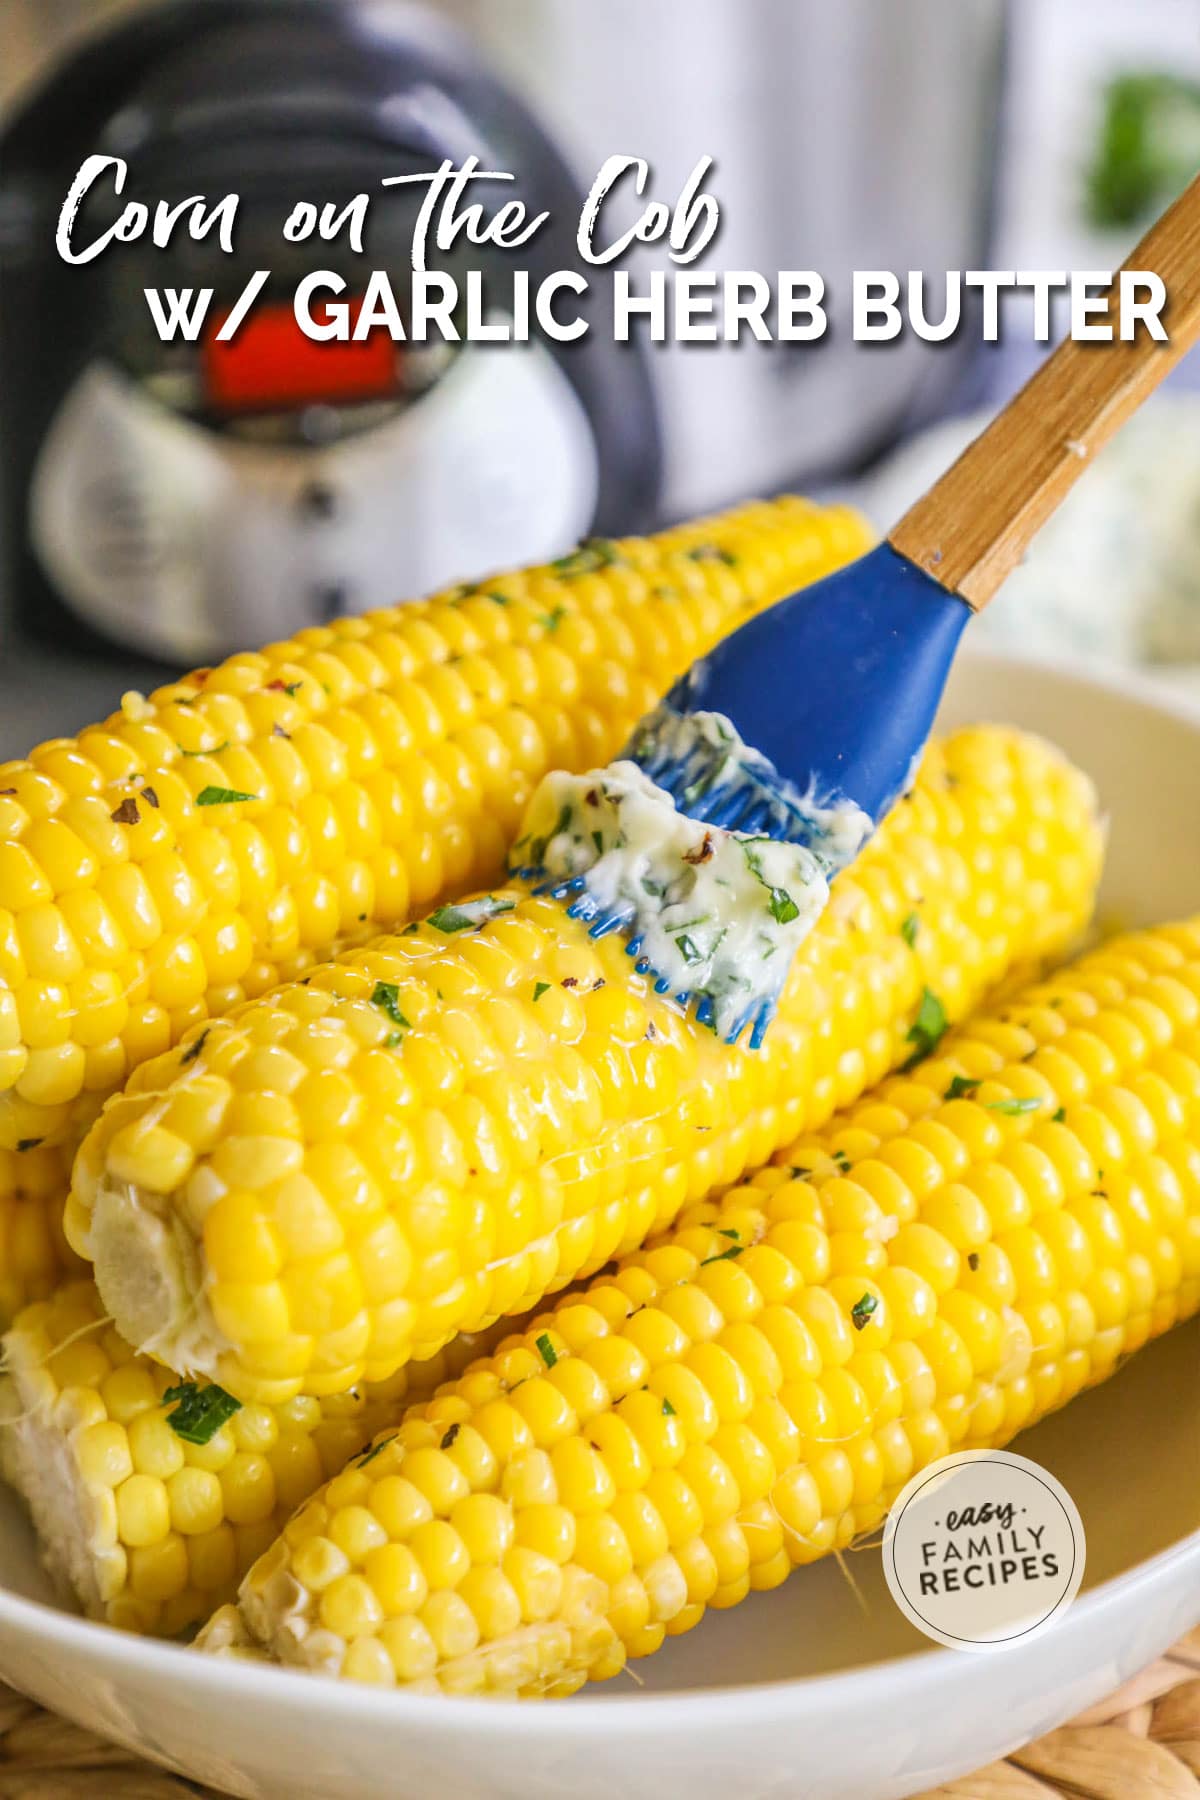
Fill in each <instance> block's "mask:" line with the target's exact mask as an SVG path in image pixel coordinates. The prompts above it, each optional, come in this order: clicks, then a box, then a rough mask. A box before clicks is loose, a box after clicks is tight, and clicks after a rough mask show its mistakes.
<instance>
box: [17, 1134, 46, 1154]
mask: <svg viewBox="0 0 1200 1800" xmlns="http://www.w3.org/2000/svg"><path fill="white" fill-rule="evenodd" d="M44 1141H45V1140H44V1139H43V1138H18V1139H17V1154H18V1156H23V1155H24V1153H25V1151H26V1150H36V1149H37V1148H38V1146H39V1145H40V1144H42V1143H43V1142H44Z"/></svg>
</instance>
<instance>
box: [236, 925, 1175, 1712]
mask: <svg viewBox="0 0 1200 1800" xmlns="http://www.w3.org/2000/svg"><path fill="white" fill-rule="evenodd" d="M782 1161H783V1163H784V1164H785V1165H786V1166H777V1167H774V1168H772V1169H769V1170H767V1171H764V1172H763V1173H761V1174H760V1175H758V1176H757V1177H756V1178H755V1179H754V1180H753V1181H751V1182H750V1183H748V1184H747V1185H745V1186H743V1187H740V1188H737V1189H735V1190H734V1191H733V1192H731V1193H728V1194H726V1195H725V1197H724V1198H723V1199H721V1200H720V1201H717V1202H713V1203H705V1204H701V1205H700V1206H698V1207H696V1208H694V1209H693V1210H692V1211H691V1212H690V1214H689V1215H687V1216H686V1217H685V1220H684V1221H683V1223H682V1224H681V1226H680V1228H678V1229H677V1230H675V1231H674V1232H672V1233H671V1234H669V1235H668V1236H667V1237H666V1238H665V1239H664V1240H663V1241H662V1242H661V1243H659V1244H657V1245H655V1246H654V1247H652V1248H649V1249H647V1250H645V1251H644V1252H642V1253H640V1254H636V1255H633V1256H631V1257H630V1258H628V1259H627V1260H626V1261H625V1263H624V1264H623V1265H622V1266H621V1268H620V1269H619V1270H618V1272H617V1273H616V1274H614V1275H611V1276H605V1277H601V1278H599V1279H598V1280H597V1281H595V1282H594V1283H593V1284H592V1286H591V1287H590V1288H589V1289H588V1290H587V1291H586V1292H585V1293H584V1294H582V1295H570V1296H564V1297H563V1299H562V1300H561V1301H560V1302H559V1305H558V1307H557V1308H556V1309H555V1310H554V1311H552V1312H548V1313H546V1314H545V1315H544V1316H541V1317H538V1318H536V1319H535V1320H534V1321H533V1322H532V1323H531V1324H530V1325H529V1326H528V1327H527V1329H526V1331H525V1333H524V1335H523V1336H521V1337H517V1338H512V1339H508V1340H506V1341H505V1342H504V1343H503V1344H502V1345H501V1347H500V1348H499V1349H498V1350H497V1351H496V1353H495V1354H494V1355H493V1356H491V1357H489V1358H487V1359H484V1360H482V1361H480V1362H479V1363H476V1364H473V1365H472V1366H471V1368H470V1369H469V1370H468V1371H467V1373H466V1374H464V1375H463V1376H461V1377H460V1378H459V1379H458V1380H457V1381H456V1382H453V1383H452V1384H450V1385H449V1386H447V1387H445V1388H443V1389H442V1390H441V1391H440V1393H439V1394H438V1395H437V1397H436V1398H435V1399H434V1400H432V1401H431V1402H430V1403H428V1404H426V1405H423V1406H418V1407H416V1408H414V1409H411V1410H409V1411H407V1412H405V1413H404V1415H403V1416H402V1418H400V1419H397V1421H396V1423H395V1424H394V1425H393V1426H392V1427H391V1428H390V1429H389V1431H387V1432H386V1433H384V1434H382V1435H381V1436H380V1437H378V1438H377V1439H376V1441H375V1444H374V1446H373V1447H372V1449H371V1450H370V1452H369V1453H367V1454H366V1455H364V1456H363V1457H361V1458H359V1459H357V1461H356V1462H355V1463H354V1464H352V1465H351V1466H350V1467H349V1468H348V1469H347V1470H346V1471H345V1472H344V1473H343V1474H342V1475H340V1476H339V1477H338V1478H337V1479H336V1480H334V1481H333V1482H332V1483H331V1484H330V1485H329V1486H327V1487H326V1488H325V1489H324V1490H323V1491H322V1492H321V1493H320V1494H319V1495H317V1496H315V1497H314V1498H313V1499H312V1500H310V1501H309V1502H308V1503H307V1504H306V1505H305V1506H304V1507H303V1508H302V1509H301V1511H300V1512H299V1513H298V1514H297V1516H296V1517H295V1518H294V1519H293V1520H291V1522H290V1523H289V1524H288V1525H287V1527H286V1528H285V1530H284V1533H283V1536H282V1538H281V1539H280V1541H279V1542H278V1544H276V1546H275V1547H274V1548H273V1549H272V1550H270V1551H268V1553H267V1554H266V1556H264V1557H263V1559H262V1560H261V1561H260V1562H259V1563H257V1564H256V1565H255V1567H254V1568H253V1569H252V1570H251V1571H250V1573H249V1575H248V1576H247V1578H246V1580H245V1582H244V1583H243V1584H242V1589H241V1595H240V1600H239V1606H238V1608H237V1609H227V1610H226V1611H225V1612H224V1613H222V1614H220V1615H218V1616H217V1618H216V1619H215V1620H214V1621H213V1622H212V1624H211V1625H210V1627H209V1628H208V1629H207V1630H206V1632H205V1633H204V1634H202V1641H203V1642H205V1643H206V1644H207V1645H208V1646H209V1647H210V1648H214V1649H220V1648H223V1647H229V1646H232V1645H237V1644H244V1645H247V1646H251V1647H254V1648H257V1649H258V1650H259V1651H260V1652H265V1653H267V1654H269V1655H270V1656H271V1657H273V1658H276V1659H278V1660H281V1661H284V1662H289V1663H295V1664H299V1665H301V1666H303V1667H305V1668H308V1669H314V1670H320V1671H324V1672H327V1673H330V1674H338V1675H342V1676H345V1677H349V1678H351V1679H354V1680H359V1681H365V1682H375V1683H380V1684H383V1685H385V1686H392V1685H397V1684H398V1685H401V1686H417V1687H424V1688H440V1689H443V1690H446V1691H449V1692H453V1693H470V1692H478V1691H489V1690H490V1691H492V1692H499V1693H508V1694H514V1693H533V1694H536V1693H563V1692H569V1691H570V1690H572V1689H573V1688H576V1687H578V1686H579V1685H580V1684H581V1683H582V1682H583V1681H584V1680H586V1679H587V1678H588V1677H597V1676H605V1675H611V1674H613V1673H614V1672H615V1671H616V1670H618V1669H619V1668H620V1667H621V1666H622V1663H623V1662H624V1659H625V1657H626V1656H627V1655H630V1656H642V1655H645V1654H647V1653H648V1652H651V1651H653V1650H655V1649H656V1648H657V1647H658V1646H659V1645H660V1644H661V1643H662V1641H663V1638H664V1636H665V1635H666V1634H668V1633H672V1634H674V1633H678V1632H682V1631H686V1630H688V1629H689V1628H690V1627H691V1626H693V1625H694V1624H696V1622H697V1621H698V1620H699V1619H700V1617H701V1615H702V1614H703V1612H704V1609H705V1607H706V1606H718V1607H723V1606H731V1605H734V1604H735V1603H736V1602H738V1601H739V1600H741V1599H742V1598H743V1597H744V1596H745V1595H746V1594H747V1592H748V1591H750V1590H751V1589H763V1588H772V1587H775V1586H776V1585H777V1584H778V1583H779V1582H781V1581H782V1580H783V1579H784V1578H785V1577H786V1575H787V1574H788V1572H789V1570H790V1569H791V1568H792V1567H793V1566H794V1565H796V1564H800V1563H807V1562H810V1561H812V1560H814V1559H815V1558H817V1557H819V1556H821V1555H824V1554H825V1553H826V1552H828V1551H831V1550H834V1549H837V1548H839V1547H842V1546H845V1545H847V1544H849V1543H850V1541H851V1540H852V1539H853V1538H855V1537H857V1536H859V1535H860V1534H862V1533H863V1532H867V1531H870V1530H872V1529H873V1528H874V1527H875V1526H877V1525H878V1523H879V1522H880V1520H881V1519H882V1518H883V1517H884V1515H885V1513H886V1510H887V1507H888V1505H889V1504H890V1502H891V1500H892V1499H893V1498H894V1496H895V1494H896V1493H897V1492H898V1490H899V1489H900V1488H901V1487H902V1486H903V1484H904V1483H905V1481H907V1480H908V1478H909V1476H910V1475H911V1474H912V1473H913V1472H914V1471H916V1470H918V1469H920V1468H922V1467H923V1466H925V1465H927V1464H928V1463H929V1462H931V1461H933V1460H934V1459H935V1458H937V1457H939V1456H941V1455H943V1454H945V1453H947V1452H948V1451H949V1450H951V1449H953V1448H956V1447H960V1446H995V1445H999V1444H1003V1443H1006V1442H1007V1441H1008V1440H1009V1439H1010V1438H1011V1437H1012V1436H1013V1435H1014V1433H1015V1432H1017V1431H1019V1430H1020V1429H1021V1428H1022V1427H1023V1426H1025V1425H1028V1424H1030V1423H1032V1422H1033V1421H1034V1420H1036V1419H1038V1418H1040V1417H1041V1416H1042V1415H1043V1414H1045V1413H1046V1412H1048V1411H1050V1410H1051V1409H1052V1408H1054V1407H1057V1406H1061V1405H1062V1404H1063V1403H1064V1402H1065V1401H1067V1400H1069V1399H1070V1398H1071V1397H1072V1395H1074V1394H1076V1393H1077V1392H1078V1391H1079V1390H1080V1389H1081V1388H1083V1387H1086V1386H1088V1385H1090V1384H1092V1383H1094V1382H1098V1381H1102V1380H1103V1379H1104V1378H1105V1376H1107V1375H1108V1374H1109V1373H1110V1372H1111V1371H1112V1369H1113V1368H1114V1366H1115V1364H1116V1362H1117V1360H1118V1358H1119V1357H1121V1356H1122V1355H1124V1354H1126V1353H1128V1352H1129V1351H1131V1350H1134V1349H1136V1348H1138V1347H1139V1346H1140V1345H1141V1344H1143V1343H1145V1342H1146V1340H1147V1339H1148V1338H1151V1337H1153V1336H1155V1335H1156V1334H1157V1333H1159V1332H1162V1331H1165V1330H1166V1329H1167V1328H1168V1327H1169V1326H1170V1325H1172V1324H1173V1323H1174V1322H1175V1321H1176V1320H1178V1319H1181V1318H1183V1317H1185V1316H1187V1315H1188V1314H1190V1313H1193V1312H1195V1311H1196V1310H1197V1307H1198V1306H1200V920H1197V921H1194V922H1192V923H1191V924H1189V925H1185V926H1180V927H1174V928H1169V929H1165V930H1162V931H1158V932H1148V933H1145V934H1143V935H1140V936H1131V937H1127V938H1124V939H1122V940H1120V941H1116V942H1113V943H1111V944H1109V945H1107V946H1106V947H1105V948H1103V949H1101V950H1100V951H1099V952H1097V953H1096V954H1094V955H1092V956H1089V957H1087V958H1085V959H1084V960H1083V961H1082V962H1080V963H1079V964H1078V965H1077V966H1076V967H1075V968H1074V969H1071V970H1069V971H1067V972H1065V973H1063V974H1061V975H1058V976H1056V977H1055V978H1054V979H1053V980H1050V981H1047V982H1045V983H1043V984H1041V985H1040V986H1037V987H1034V988H1032V989H1031V990H1028V991H1025V992H1024V993H1023V994H1022V995H1021V997H1020V998H1019V999H1017V1000H1016V1001H1013V1002H1010V1003H1009V1004H1008V1005H1005V1006H1001V1007H1000V1008H999V1009H998V1010H996V1011H993V1012H992V1013H991V1014H990V1015H989V1014H985V1015H984V1016H982V1017H981V1018H979V1019H978V1020H977V1021H976V1022H973V1023H971V1024H968V1025H967V1026H966V1027H965V1028H964V1029H963V1030H962V1031H960V1032H959V1033H957V1034H956V1035H955V1036H954V1037H953V1038H951V1039H949V1040H947V1042H946V1044H945V1046H944V1050H943V1053H942V1054H941V1055H938V1056H936V1057H934V1058H932V1059H930V1060H927V1061H926V1062H924V1063H923V1064H922V1065H920V1066H919V1067H917V1068H915V1069H913V1070H912V1071H911V1072H910V1073H908V1074H906V1075H898V1076H894V1077H892V1078H890V1079H889V1080H888V1081H886V1082H884V1084H883V1085H882V1088H881V1089H880V1090H878V1091H877V1092H876V1093H875V1094H873V1095H871V1096H869V1097H868V1098H866V1099H865V1100H863V1101H862V1102H861V1103H860V1104H859V1105H857V1106H856V1107H854V1108H853V1109H851V1110H850V1112H849V1114H848V1115H842V1116H841V1117H840V1118H839V1119H837V1120H836V1121H835V1122H834V1123H833V1125H832V1126H831V1127H830V1128H829V1129H828V1130H826V1131H825V1132H823V1133H820V1134H817V1135H815V1136H812V1137H806V1138H804V1139H803V1140H801V1141H800V1142H798V1143H796V1144H794V1145H793V1146H791V1147H790V1148H789V1149H788V1150H787V1151H785V1152H784V1153H783V1157H782Z"/></svg>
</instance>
